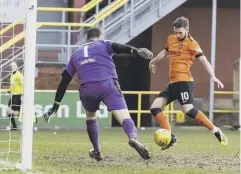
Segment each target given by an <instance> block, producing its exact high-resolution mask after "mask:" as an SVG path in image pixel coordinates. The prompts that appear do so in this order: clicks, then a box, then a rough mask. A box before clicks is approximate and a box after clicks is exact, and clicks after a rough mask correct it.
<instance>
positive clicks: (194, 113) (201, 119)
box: [186, 108, 228, 146]
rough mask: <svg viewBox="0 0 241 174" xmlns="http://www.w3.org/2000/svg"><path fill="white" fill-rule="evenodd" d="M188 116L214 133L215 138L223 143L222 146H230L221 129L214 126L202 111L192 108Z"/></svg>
mask: <svg viewBox="0 0 241 174" xmlns="http://www.w3.org/2000/svg"><path fill="white" fill-rule="evenodd" d="M186 115H187V116H189V117H191V118H193V119H195V120H196V122H198V123H200V124H202V125H203V126H205V127H206V128H208V129H209V130H210V131H212V133H214V135H215V137H216V138H217V139H218V141H219V142H220V143H221V145H223V146H227V145H228V138H227V137H226V136H225V135H224V134H223V132H222V131H221V129H219V128H218V127H216V126H214V125H213V123H212V122H211V121H210V120H209V119H208V118H207V117H206V115H204V114H203V113H202V112H201V111H199V110H197V109H195V108H192V109H190V110H189V111H188V112H187V113H186Z"/></svg>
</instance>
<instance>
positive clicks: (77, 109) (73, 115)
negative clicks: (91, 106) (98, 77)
mask: <svg viewBox="0 0 241 174" xmlns="http://www.w3.org/2000/svg"><path fill="white" fill-rule="evenodd" d="M9 97H10V96H3V95H2V96H1V98H0V117H2V118H7V102H8V100H9ZM54 97H55V91H52V90H51V91H43V90H39V91H38V90H36V91H35V113H36V116H37V118H38V123H36V124H35V126H36V127H38V128H61V129H80V128H85V127H86V121H85V120H86V114H85V110H84V108H83V106H82V103H81V101H80V99H79V92H78V91H67V92H66V93H65V96H64V98H63V100H62V102H61V106H60V107H59V110H58V112H57V115H56V117H54V118H52V119H51V121H50V123H45V122H44V119H43V114H44V113H46V112H47V111H48V110H49V109H50V108H51V107H52V104H53V101H54ZM96 115H97V117H98V122H99V127H100V128H106V127H110V114H109V113H108V111H107V107H106V106H105V105H104V104H103V103H101V104H100V110H98V111H97V112H96ZM4 124H6V122H3V121H2V122H0V125H1V126H3V125H4Z"/></svg>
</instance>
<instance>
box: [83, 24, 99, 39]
mask: <svg viewBox="0 0 241 174" xmlns="http://www.w3.org/2000/svg"><path fill="white" fill-rule="evenodd" d="M86 35H87V40H90V39H92V38H99V37H100V36H101V35H102V32H101V30H100V29H99V28H97V27H93V28H89V29H88V31H87V34H86Z"/></svg>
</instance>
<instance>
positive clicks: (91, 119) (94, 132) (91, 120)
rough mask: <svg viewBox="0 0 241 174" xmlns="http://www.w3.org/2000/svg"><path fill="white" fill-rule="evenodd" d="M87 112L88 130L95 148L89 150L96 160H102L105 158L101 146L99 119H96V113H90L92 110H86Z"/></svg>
mask: <svg viewBox="0 0 241 174" xmlns="http://www.w3.org/2000/svg"><path fill="white" fill-rule="evenodd" d="M86 113H87V120H86V125H87V132H88V135H89V138H90V141H91V143H92V145H93V148H94V149H92V150H90V151H89V155H90V157H91V158H94V159H95V160H96V161H101V160H102V159H103V158H102V155H101V151H100V146H99V128H98V123H97V119H96V116H95V113H90V112H86Z"/></svg>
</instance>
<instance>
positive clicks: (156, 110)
mask: <svg viewBox="0 0 241 174" xmlns="http://www.w3.org/2000/svg"><path fill="white" fill-rule="evenodd" d="M150 111H151V114H152V115H153V116H154V117H156V115H157V114H158V113H160V112H162V109H161V108H151V109H150Z"/></svg>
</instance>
